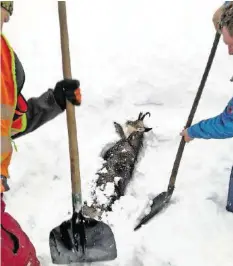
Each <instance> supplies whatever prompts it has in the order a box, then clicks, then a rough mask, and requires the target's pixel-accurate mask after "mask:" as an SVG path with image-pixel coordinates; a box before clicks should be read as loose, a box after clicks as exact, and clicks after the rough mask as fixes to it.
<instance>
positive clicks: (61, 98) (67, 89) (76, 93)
mask: <svg viewBox="0 0 233 266" xmlns="http://www.w3.org/2000/svg"><path fill="white" fill-rule="evenodd" d="M79 86H80V83H79V81H78V80H76V79H64V80H61V81H59V82H58V83H57V84H56V86H55V88H54V91H53V94H54V98H55V100H56V102H57V104H58V105H59V106H60V107H61V109H62V110H65V109H66V99H67V100H68V101H70V102H71V103H72V104H74V105H80V104H81V93H80V88H79Z"/></svg>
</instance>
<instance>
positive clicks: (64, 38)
mask: <svg viewBox="0 0 233 266" xmlns="http://www.w3.org/2000/svg"><path fill="white" fill-rule="evenodd" d="M58 14H59V22H60V37H61V51H62V67H63V76H64V78H69V79H70V78H72V75H71V65H70V51H69V35H68V27H67V16H66V2H65V1H58ZM66 116H67V128H68V137H69V152H70V168H71V182H72V194H73V195H76V194H78V198H79V197H80V200H81V178H80V168H79V152H78V140H77V128H76V119H75V107H74V106H73V104H71V103H70V102H69V101H66ZM76 200H77V199H76Z"/></svg>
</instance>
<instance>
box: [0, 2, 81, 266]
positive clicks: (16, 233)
mask: <svg viewBox="0 0 233 266" xmlns="http://www.w3.org/2000/svg"><path fill="white" fill-rule="evenodd" d="M12 13H13V1H1V98H0V104H1V265H2V266H27V265H30V266H38V265H40V262H39V260H38V259H37V257H36V251H35V248H34V246H33V244H32V243H31V241H30V240H29V238H28V236H27V235H26V233H25V232H24V231H23V229H22V228H21V227H20V225H19V224H18V222H17V221H16V220H15V219H14V218H13V217H12V216H11V215H10V214H9V213H7V212H6V211H5V202H4V201H3V197H4V193H5V192H7V191H8V190H9V186H8V184H7V180H8V178H9V176H10V175H9V169H8V168H9V165H10V162H11V156H12V151H13V149H12V141H13V139H15V138H18V137H20V136H23V135H25V134H27V133H30V132H32V131H34V130H35V129H37V128H38V127H40V126H42V125H43V124H45V123H46V122H48V121H50V120H51V119H53V118H55V117H56V116H57V115H59V114H61V113H62V112H63V111H64V110H65V109H66V100H69V101H70V102H71V103H73V104H74V105H80V104H81V93H80V83H79V81H78V80H75V79H64V80H61V81H59V82H57V83H56V85H55V88H54V89H48V90H47V91H46V92H44V93H43V94H42V95H41V96H39V97H33V98H30V99H29V100H26V99H25V98H24V97H23V94H22V89H23V86H24V82H25V73H24V69H23V66H22V64H21V62H20V60H19V58H18V56H17V55H16V53H15V51H14V50H13V48H12V47H11V45H10V43H9V41H8V40H7V38H6V37H5V35H4V34H3V33H2V29H3V25H4V23H6V22H8V21H9V19H10V16H11V15H12Z"/></svg>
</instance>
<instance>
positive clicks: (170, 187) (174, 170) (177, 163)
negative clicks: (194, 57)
mask: <svg viewBox="0 0 233 266" xmlns="http://www.w3.org/2000/svg"><path fill="white" fill-rule="evenodd" d="M220 36H221V35H220V33H218V32H216V34H215V38H214V42H213V45H212V49H211V52H210V55H209V58H208V61H207V64H206V67H205V71H204V73H203V76H202V79H201V82H200V85H199V88H198V91H197V94H196V97H195V99H194V102H193V105H192V108H191V111H190V114H189V117H188V120H187V123H186V126H185V128H188V127H190V126H191V124H192V121H193V118H194V115H195V113H196V110H197V106H198V103H199V101H200V99H201V95H202V92H203V89H204V86H205V83H206V80H207V77H208V74H209V71H210V68H211V66H212V63H213V60H214V56H215V53H216V50H217V47H218V43H219V39H220ZM184 147H185V141H184V137H182V139H181V141H180V145H179V148H178V151H177V154H176V158H175V161H174V165H173V168H172V172H171V176H170V180H169V185H168V191H172V192H173V190H174V186H175V182H176V176H177V173H178V169H179V166H180V162H181V158H182V154H183V151H184Z"/></svg>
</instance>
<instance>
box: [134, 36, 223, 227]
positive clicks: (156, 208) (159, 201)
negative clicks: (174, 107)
mask: <svg viewBox="0 0 233 266" xmlns="http://www.w3.org/2000/svg"><path fill="white" fill-rule="evenodd" d="M219 39H220V34H219V33H218V32H216V34H215V38H214V42H213V46H212V49H211V52H210V55H209V58H208V61H207V64H206V68H205V71H204V74H203V76H202V80H201V83H200V85H199V88H198V91H197V94H196V97H195V99H194V102H193V105H192V108H191V111H190V114H189V117H188V120H187V123H186V126H185V128H188V127H190V126H191V124H192V121H193V118H194V115H195V112H196V110H197V106H198V103H199V101H200V98H201V95H202V92H203V89H204V86H205V83H206V80H207V77H208V74H209V71H210V68H211V65H212V63H213V60H214V56H215V53H216V50H217V47H218V43H219ZM184 147H185V140H184V137H182V139H181V141H180V145H179V148H178V151H177V154H176V158H175V161H174V164H173V168H172V172H171V176H170V180H169V184H168V188H167V191H165V192H162V193H160V194H159V195H157V196H156V197H155V198H154V199H153V201H152V204H151V206H150V208H151V210H150V213H149V214H147V215H146V216H144V217H143V218H142V219H141V221H140V222H139V223H138V225H137V226H136V227H135V228H134V231H136V230H138V229H139V228H140V227H141V226H142V225H143V224H146V223H147V222H148V221H149V220H150V219H151V218H153V217H154V216H155V215H156V214H158V213H159V212H161V211H162V210H163V209H164V208H165V207H167V206H168V203H169V202H170V199H171V197H172V194H173V191H174V189H175V182H176V176H177V173H178V169H179V166H180V162H181V158H182V155H183V151H184Z"/></svg>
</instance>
